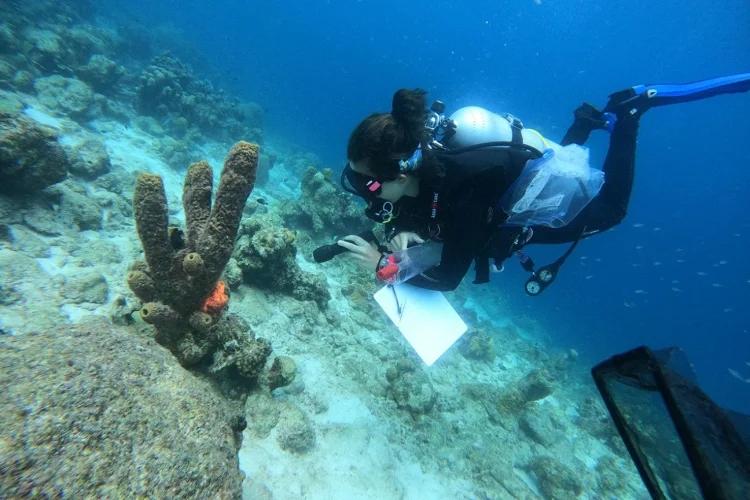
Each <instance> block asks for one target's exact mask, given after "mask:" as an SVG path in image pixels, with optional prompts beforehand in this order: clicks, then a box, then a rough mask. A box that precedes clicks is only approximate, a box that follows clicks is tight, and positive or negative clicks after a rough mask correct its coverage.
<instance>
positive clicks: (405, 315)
mask: <svg viewBox="0 0 750 500" xmlns="http://www.w3.org/2000/svg"><path fill="white" fill-rule="evenodd" d="M394 292H395V293H394ZM374 297H375V300H376V301H377V303H378V305H380V307H381V309H383V311H384V312H385V313H386V314H387V315H388V317H389V318H390V319H391V321H393V324H394V325H396V327H397V328H398V329H399V331H400V332H401V334H402V335H403V336H404V338H405V339H406V340H407V342H409V344H411V346H412V347H413V348H414V350H415V351H416V353H417V354H418V355H419V357H420V358H422V361H424V363H425V364H426V365H427V366H431V365H432V364H433V363H434V362H435V361H437V360H438V358H440V356H442V355H443V353H445V351H447V350H448V349H449V348H450V347H451V346H452V345H453V344H454V343H455V342H456V340H458V339H459V338H460V337H461V335H463V334H464V332H466V329H467V327H466V323H464V322H463V320H462V319H461V317H460V316H459V315H458V313H457V312H456V310H455V309H453V306H451V305H450V303H449V302H448V300H447V299H446V298H445V296H444V295H443V294H442V293H440V292H436V291H434V290H425V289H423V288H417V287H415V286H412V285H408V284H401V285H393V286H384V287H383V288H381V289H380V290H378V291H377V292H375V295H374ZM399 307H400V309H401V311H400V312H399Z"/></svg>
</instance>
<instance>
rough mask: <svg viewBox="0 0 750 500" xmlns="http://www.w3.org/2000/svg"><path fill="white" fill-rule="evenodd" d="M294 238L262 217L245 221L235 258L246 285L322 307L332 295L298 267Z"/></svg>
mask: <svg viewBox="0 0 750 500" xmlns="http://www.w3.org/2000/svg"><path fill="white" fill-rule="evenodd" d="M295 241H296V236H295V233H294V232H293V231H290V230H289V229H287V228H285V227H278V226H277V225H276V224H275V223H274V221H273V220H271V219H270V218H265V217H262V216H253V217H251V218H250V219H245V221H243V223H242V229H241V230H240V238H239V240H238V241H237V249H236V250H235V253H234V257H235V259H236V261H237V264H238V266H239V268H240V269H242V275H243V278H244V280H245V282H246V283H247V284H249V285H252V286H255V287H258V288H264V289H268V290H272V291H276V292H281V293H285V294H289V295H291V296H292V297H294V298H295V299H297V300H312V301H314V302H315V303H316V304H318V307H320V308H325V307H326V306H327V304H328V301H329V300H330V298H331V296H330V294H329V292H328V288H327V285H326V283H325V280H324V279H323V278H322V277H321V276H319V275H315V274H311V273H307V272H305V271H303V270H302V269H300V267H299V265H298V264H297V260H296V255H297V247H296V244H295Z"/></svg>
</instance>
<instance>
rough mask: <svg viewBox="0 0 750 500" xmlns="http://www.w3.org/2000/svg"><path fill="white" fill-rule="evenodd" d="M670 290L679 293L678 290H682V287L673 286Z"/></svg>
mask: <svg viewBox="0 0 750 500" xmlns="http://www.w3.org/2000/svg"><path fill="white" fill-rule="evenodd" d="M672 291H673V292H677V293H680V292H681V291H682V288H677V287H676V286H673V287H672Z"/></svg>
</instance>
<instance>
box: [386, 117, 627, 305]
mask: <svg viewBox="0 0 750 500" xmlns="http://www.w3.org/2000/svg"><path fill="white" fill-rule="evenodd" d="M639 116H640V113H639V114H638V115H635V116H623V117H620V119H619V120H618V121H617V123H616V125H615V127H614V130H613V131H612V132H611V137H610V145H609V151H608V153H607V157H606V159H605V162H604V166H603V170H604V175H605V183H604V185H603V187H602V189H601V191H600V192H599V194H598V195H597V196H596V197H595V198H594V199H593V200H592V201H591V202H590V203H589V204H588V206H587V207H586V208H585V209H584V210H582V211H581V213H580V214H578V216H576V218H575V219H573V220H572V221H571V222H570V223H569V224H568V225H566V226H564V227H561V228H557V229H553V228H549V227H536V226H535V227H533V228H532V229H533V236H532V237H531V239H530V240H529V241H528V242H527V243H526V244H530V243H565V242H574V241H577V240H578V239H580V238H582V237H586V236H589V235H591V234H594V233H597V232H599V231H604V230H606V229H609V228H611V227H613V226H615V225H617V224H618V223H619V222H620V221H622V219H623V217H625V213H626V212H627V207H628V202H629V199H630V193H631V190H632V186H633V174H634V167H635V144H636V135H637V131H638V118H639ZM591 130H592V127H591V125H590V123H587V122H585V121H581V120H576V122H574V124H573V125H572V126H571V127H570V129H569V130H568V132H567V134H566V135H565V138H564V139H563V141H562V145H567V144H572V143H576V144H583V143H584V142H585V141H586V139H587V138H588V136H589V133H590V132H591ZM438 157H439V160H440V161H441V162H442V163H443V165H444V166H445V167H446V176H445V178H444V180H443V182H442V183H441V187H439V188H437V189H433V188H431V187H430V186H426V185H420V195H419V197H418V198H414V199H410V200H404V203H403V206H402V207H401V214H400V215H399V217H398V218H397V219H396V220H395V221H394V223H393V224H394V225H395V232H396V233H398V232H401V231H414V232H417V233H419V234H420V235H421V236H423V237H427V238H430V239H433V240H436V241H441V242H442V243H443V253H442V258H441V263H440V265H438V266H435V267H433V268H431V269H428V270H427V271H425V272H423V273H422V274H420V275H418V276H415V277H414V278H412V279H411V280H409V283H410V284H412V285H415V286H418V287H421V288H428V289H432V290H441V291H448V290H453V289H455V288H456V287H457V286H458V285H459V283H461V280H462V279H463V277H464V276H465V275H466V273H467V271H468V270H469V268H470V266H471V264H472V262H476V265H477V278H476V279H475V283H483V282H486V281H487V279H488V274H489V272H488V259H489V258H495V259H496V261H502V260H503V259H505V258H507V257H509V256H510V255H511V254H512V252H513V251H514V250H517V249H518V247H517V246H514V245H513V240H514V239H515V236H516V235H517V231H518V229H517V228H502V227H501V226H502V220H503V219H502V218H504V217H505V215H504V214H502V213H500V214H498V213H495V207H496V205H497V204H498V201H499V199H500V197H501V196H502V195H503V193H505V191H506V190H507V189H508V188H509V187H510V186H511V184H512V183H513V181H514V180H515V179H516V178H517V177H518V175H519V174H520V172H521V169H522V168H523V166H524V164H525V162H526V160H528V159H529V158H530V156H529V155H528V154H526V155H524V154H516V155H513V154H510V153H509V152H508V150H503V149H495V148H486V149H478V150H474V151H470V152H465V153H459V154H452V153H450V152H448V153H438ZM435 191H437V192H438V193H439V197H438V200H437V213H436V214H435V217H434V218H433V217H432V208H433V205H434V204H433V201H434V199H433V196H434V192H435Z"/></svg>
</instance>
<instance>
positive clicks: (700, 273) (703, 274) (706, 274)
mask: <svg viewBox="0 0 750 500" xmlns="http://www.w3.org/2000/svg"><path fill="white" fill-rule="evenodd" d="M695 274H697V275H698V276H708V273H707V272H704V271H698V272H697V273H695Z"/></svg>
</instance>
